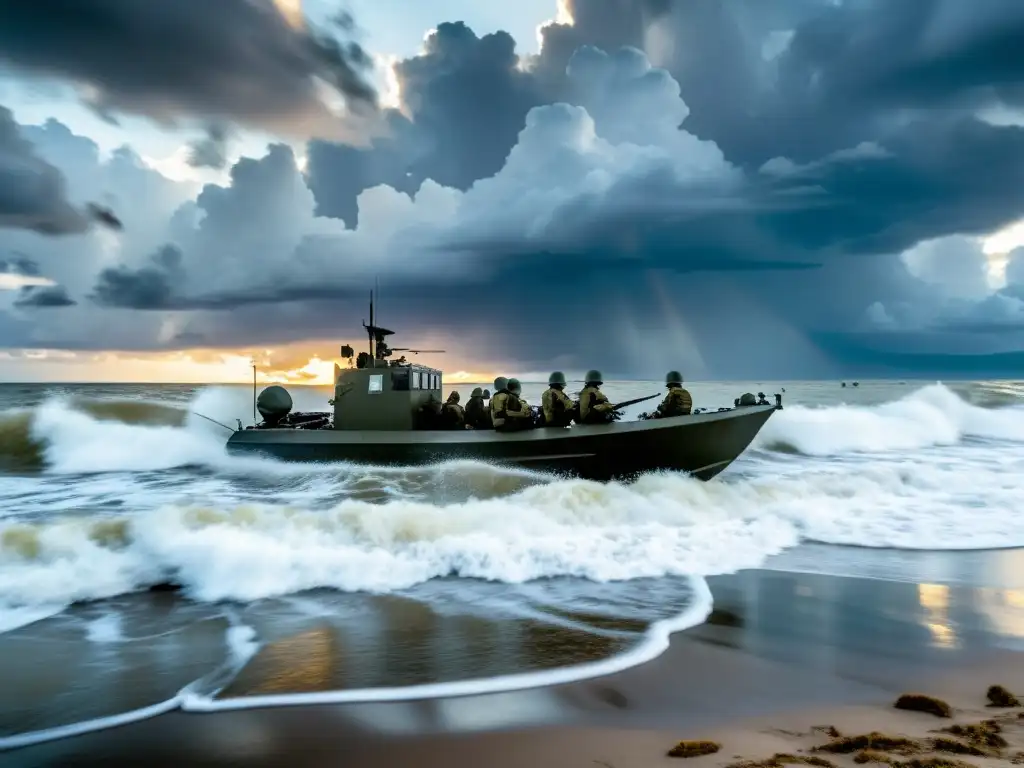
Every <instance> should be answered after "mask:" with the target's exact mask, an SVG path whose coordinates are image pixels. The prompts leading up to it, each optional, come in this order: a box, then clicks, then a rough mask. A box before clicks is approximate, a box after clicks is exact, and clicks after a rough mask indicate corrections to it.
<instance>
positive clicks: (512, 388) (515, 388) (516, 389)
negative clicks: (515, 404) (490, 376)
mask: <svg viewBox="0 0 1024 768" xmlns="http://www.w3.org/2000/svg"><path fill="white" fill-rule="evenodd" d="M508 391H509V393H511V394H513V395H518V394H519V393H520V392H522V391H523V385H522V384H520V383H519V379H509V380H508Z"/></svg>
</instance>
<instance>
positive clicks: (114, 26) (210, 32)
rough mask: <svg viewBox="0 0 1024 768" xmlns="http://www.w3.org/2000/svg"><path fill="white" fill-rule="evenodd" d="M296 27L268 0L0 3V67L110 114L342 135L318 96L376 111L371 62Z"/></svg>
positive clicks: (350, 44) (335, 116)
mask: <svg viewBox="0 0 1024 768" xmlns="http://www.w3.org/2000/svg"><path fill="white" fill-rule="evenodd" d="M292 21H294V20H290V19H288V18H287V17H286V16H285V15H284V14H283V13H282V12H281V11H280V10H279V9H278V7H277V6H276V5H275V4H274V3H273V2H272V0H218V1H217V2H215V3H210V2H206V0H175V1H174V2H170V3H149V2H135V0H106V1H105V2H101V3H96V2H83V3H79V2H66V1H65V0H39V2H32V3H24V2H20V1H19V0H0V61H2V62H4V63H6V64H8V65H10V66H12V67H14V68H15V70H16V71H17V72H20V73H23V74H26V75H34V76H42V77H47V78H58V79H61V80H66V81H69V82H71V83H73V84H75V85H77V86H80V88H81V90H82V94H83V96H84V97H85V98H86V100H87V101H88V102H89V103H90V104H91V105H92V106H93V107H95V108H96V109H97V110H99V111H101V112H102V113H104V114H107V115H112V114H115V113H118V112H126V113H131V114H142V115H146V116H150V117H153V118H155V119H157V120H159V121H162V122H167V123H173V122H175V121H177V120H178V119H180V118H199V119H223V120H227V121H231V122H237V123H241V124H244V125H247V126H251V127H257V128H266V129H270V130H274V131H286V132H288V133H299V134H302V133H305V132H306V131H307V130H309V129H311V128H312V129H314V130H315V131H318V132H319V135H328V136H338V135H343V134H344V130H343V125H342V120H341V115H340V113H339V112H338V110H337V109H334V108H332V106H331V104H330V103H329V101H330V100H329V99H327V98H325V96H324V93H323V89H324V88H325V87H326V89H327V90H328V91H331V92H333V94H334V95H335V97H336V98H341V99H343V100H344V101H345V102H346V104H347V105H348V106H349V107H350V109H355V110H362V111H363V113H364V114H365V112H366V108H369V109H370V111H372V110H373V109H375V108H376V99H377V96H376V93H375V91H374V89H373V88H372V87H371V85H370V84H369V83H368V81H367V79H366V73H367V71H368V70H369V69H370V68H371V59H370V57H369V55H368V54H367V53H366V52H365V51H364V50H363V49H362V48H361V47H360V46H359V45H358V44H357V43H355V42H354V41H351V40H344V41H342V40H339V38H338V32H339V31H341V32H345V31H346V30H344V29H342V30H337V29H335V30H325V29H318V28H316V27H313V26H312V25H309V24H305V23H300V24H295V23H291V22H292ZM345 26H348V27H351V25H350V24H347V25H345ZM321 84H323V85H321Z"/></svg>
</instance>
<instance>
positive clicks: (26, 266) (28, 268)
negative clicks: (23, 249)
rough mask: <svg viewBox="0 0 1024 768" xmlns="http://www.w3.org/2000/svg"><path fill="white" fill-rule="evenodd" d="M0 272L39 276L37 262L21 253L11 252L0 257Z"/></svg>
mask: <svg viewBox="0 0 1024 768" xmlns="http://www.w3.org/2000/svg"><path fill="white" fill-rule="evenodd" d="M0 274H7V275H21V276H22V277H39V276H40V274H41V272H40V271H39V263H38V262H37V261H35V260H34V259H31V258H29V257H28V256H26V255H25V254H23V253H12V254H11V255H10V256H8V257H6V258H2V259H0Z"/></svg>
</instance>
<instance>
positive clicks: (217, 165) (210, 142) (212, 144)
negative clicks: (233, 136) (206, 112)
mask: <svg viewBox="0 0 1024 768" xmlns="http://www.w3.org/2000/svg"><path fill="white" fill-rule="evenodd" d="M227 155H228V129H227V127H226V126H224V125H210V126H208V127H207V129H206V135H205V136H204V137H203V138H201V139H197V140H196V141H194V142H193V143H192V145H191V146H190V148H189V155H188V164H189V165H191V166H192V167H193V168H214V169H216V170H220V169H221V168H223V167H224V166H226V165H227V164H228V157H227Z"/></svg>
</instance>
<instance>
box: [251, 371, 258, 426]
mask: <svg viewBox="0 0 1024 768" xmlns="http://www.w3.org/2000/svg"><path fill="white" fill-rule="evenodd" d="M250 362H251V363H252V423H253V425H255V424H256V423H257V421H256V358H255V356H254V357H253V358H252V360H251V361H250Z"/></svg>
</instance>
